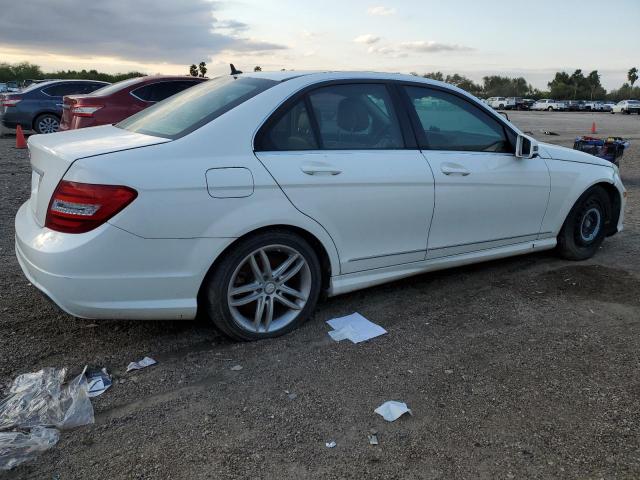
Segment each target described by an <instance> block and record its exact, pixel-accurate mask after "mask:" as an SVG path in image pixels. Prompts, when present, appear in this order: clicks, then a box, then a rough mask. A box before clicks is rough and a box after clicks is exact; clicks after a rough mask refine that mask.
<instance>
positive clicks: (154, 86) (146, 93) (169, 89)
mask: <svg viewBox="0 0 640 480" xmlns="http://www.w3.org/2000/svg"><path fill="white" fill-rule="evenodd" d="M197 83H199V82H188V81H184V80H182V81H169V82H157V83H151V84H149V85H145V86H144V87H140V88H138V89H136V90H133V91H132V92H131V93H132V94H133V95H135V96H136V97H138V98H140V99H141V100H144V101H145V102H161V101H162V100H164V99H166V98H169V97H170V96H172V95H175V94H176V93H178V92H181V91H183V90H186V89H187V88H189V87H193V86H194V85H196V84H197Z"/></svg>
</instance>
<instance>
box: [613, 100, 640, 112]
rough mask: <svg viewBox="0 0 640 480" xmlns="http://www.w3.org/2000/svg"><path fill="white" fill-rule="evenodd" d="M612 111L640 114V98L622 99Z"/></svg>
mask: <svg viewBox="0 0 640 480" xmlns="http://www.w3.org/2000/svg"><path fill="white" fill-rule="evenodd" d="M611 113H626V114H631V113H637V114H639V115H640V100H622V101H620V102H618V103H616V104H615V106H614V107H613V109H612V110H611Z"/></svg>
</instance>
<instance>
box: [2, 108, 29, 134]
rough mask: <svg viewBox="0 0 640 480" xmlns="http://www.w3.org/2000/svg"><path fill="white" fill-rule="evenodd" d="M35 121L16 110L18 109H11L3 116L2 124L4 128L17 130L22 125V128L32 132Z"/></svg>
mask: <svg viewBox="0 0 640 480" xmlns="http://www.w3.org/2000/svg"><path fill="white" fill-rule="evenodd" d="M32 121H33V119H32V118H31V117H30V116H29V115H27V114H25V113H23V112H20V111H19V110H16V107H11V108H8V109H7V110H6V112H4V114H1V116H0V123H2V126H3V127H4V128H12V129H13V128H16V127H17V126H18V125H20V126H21V127H22V128H24V129H26V130H31V127H32V124H31V122H32Z"/></svg>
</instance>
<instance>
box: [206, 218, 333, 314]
mask: <svg viewBox="0 0 640 480" xmlns="http://www.w3.org/2000/svg"><path fill="white" fill-rule="evenodd" d="M275 230H277V231H287V232H290V233H295V234H296V235H299V236H300V237H302V238H304V239H305V240H306V241H307V242H308V243H309V245H310V246H311V248H312V249H313V251H314V252H315V253H316V255H317V256H318V260H319V261H320V270H321V273H322V286H321V291H322V292H326V291H328V289H329V285H330V282H331V275H332V272H333V270H334V269H335V267H333V268H332V262H331V257H330V255H329V252H328V250H327V248H326V247H325V245H324V244H323V243H322V242H321V241H320V239H319V238H318V237H317V236H316V235H314V234H313V233H311V232H310V231H308V230H305V229H304V228H301V227H298V226H294V225H288V224H274V225H266V226H263V227H259V228H255V229H253V230H251V231H249V232H247V233H245V234H243V235H241V236H240V237H238V238H236V239H234V240H233V242H231V243H230V244H229V245H227V246H226V247H225V249H224V250H223V251H222V252H220V254H219V255H218V256H217V257H216V258H215V260H214V261H213V263H212V264H211V266H210V267H209V269H208V270H207V273H206V274H205V275H204V277H203V279H202V282H200V288H199V289H198V305H200V303H201V301H200V300H201V298H202V295H203V287H204V285H205V284H206V282H207V279H208V278H209V277H210V276H211V274H212V272H214V271H215V269H216V267H217V266H218V265H219V263H220V262H221V261H222V259H223V258H224V257H225V255H226V254H227V252H229V251H230V250H231V249H233V248H235V246H236V245H238V244H239V243H240V242H242V241H244V240H246V239H247V238H251V237H254V236H256V235H259V234H261V233H264V232H269V231H275Z"/></svg>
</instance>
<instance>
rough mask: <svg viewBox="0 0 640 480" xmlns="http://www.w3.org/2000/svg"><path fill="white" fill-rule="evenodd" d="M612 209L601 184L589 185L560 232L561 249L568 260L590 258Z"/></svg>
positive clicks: (601, 240)
mask: <svg viewBox="0 0 640 480" xmlns="http://www.w3.org/2000/svg"><path fill="white" fill-rule="evenodd" d="M610 212H611V201H610V200H609V196H608V195H607V192H606V191H605V190H604V189H603V188H602V187H599V186H595V187H593V188H590V189H589V190H587V191H586V192H585V193H583V194H582V196H581V197H580V198H579V199H578V201H577V202H576V203H575V205H574V206H573V208H572V209H571V211H570V212H569V215H568V216H567V218H566V220H565V221H564V225H563V226H562V229H561V230H560V234H559V235H558V247H557V248H558V252H559V254H560V256H561V257H563V258H565V259H567V260H586V259H588V258H591V257H592V256H593V255H594V254H595V253H596V251H597V250H598V248H600V245H602V242H603V241H604V238H605V234H606V224H607V223H608V219H609V216H610Z"/></svg>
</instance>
